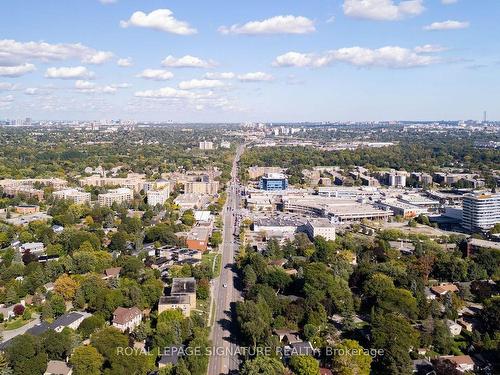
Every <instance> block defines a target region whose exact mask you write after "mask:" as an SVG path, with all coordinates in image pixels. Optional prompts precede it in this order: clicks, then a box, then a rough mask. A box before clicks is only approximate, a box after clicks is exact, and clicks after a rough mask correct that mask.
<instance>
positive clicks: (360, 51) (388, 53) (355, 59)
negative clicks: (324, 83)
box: [273, 46, 440, 68]
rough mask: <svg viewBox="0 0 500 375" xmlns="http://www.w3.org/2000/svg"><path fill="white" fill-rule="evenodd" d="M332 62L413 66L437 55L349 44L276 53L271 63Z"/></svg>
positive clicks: (435, 60) (432, 60)
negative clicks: (316, 51)
mask: <svg viewBox="0 0 500 375" xmlns="http://www.w3.org/2000/svg"><path fill="white" fill-rule="evenodd" d="M335 62H344V63H347V64H351V65H354V66H358V67H385V68H414V67H419V66H428V65H431V64H435V63H438V62H440V59H439V58H438V57H436V56H429V55H421V54H419V53H417V52H415V51H414V50H411V49H408V48H402V47H397V46H387V47H382V48H378V49H370V48H362V47H349V48H340V49H337V50H331V51H326V52H325V53H322V54H318V55H315V54H300V53H297V52H293V53H292V54H290V52H289V53H287V54H284V55H281V56H278V57H277V58H276V59H275V60H274V62H273V65H274V66H282V67H289V66H299V67H304V66H309V67H316V68H319V67H323V66H328V65H330V64H333V63H335Z"/></svg>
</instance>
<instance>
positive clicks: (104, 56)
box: [82, 51, 113, 64]
mask: <svg viewBox="0 0 500 375" xmlns="http://www.w3.org/2000/svg"><path fill="white" fill-rule="evenodd" d="M111 58H113V53H111V52H105V51H98V52H96V53H95V54H93V55H91V56H87V57H84V58H83V59H82V62H83V63H84V64H102V63H105V62H106V61H109V60H110V59H111Z"/></svg>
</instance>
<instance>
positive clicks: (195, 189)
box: [184, 181, 219, 195]
mask: <svg viewBox="0 0 500 375" xmlns="http://www.w3.org/2000/svg"><path fill="white" fill-rule="evenodd" d="M218 191H219V181H186V182H185V183H184V193H185V194H209V195H215V194H217V192H218Z"/></svg>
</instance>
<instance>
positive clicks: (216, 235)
mask: <svg viewBox="0 0 500 375" xmlns="http://www.w3.org/2000/svg"><path fill="white" fill-rule="evenodd" d="M221 243H222V233H221V232H219V231H214V232H213V233H212V236H211V237H210V244H211V245H212V247H214V248H217V247H219V245H220V244H221Z"/></svg>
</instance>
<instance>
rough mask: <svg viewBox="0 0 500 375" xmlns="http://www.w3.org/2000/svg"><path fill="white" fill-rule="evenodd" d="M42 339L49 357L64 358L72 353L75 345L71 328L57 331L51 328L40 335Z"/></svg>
mask: <svg viewBox="0 0 500 375" xmlns="http://www.w3.org/2000/svg"><path fill="white" fill-rule="evenodd" d="M40 339H41V341H42V346H43V349H44V351H45V353H47V356H48V358H49V359H55V360H63V359H65V358H66V357H68V355H69V354H70V351H71V349H72V345H73V341H72V339H73V337H72V334H71V331H70V330H63V331H62V332H56V331H54V330H52V329H49V330H48V331H46V332H44V333H43V334H42V335H41V336H40Z"/></svg>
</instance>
